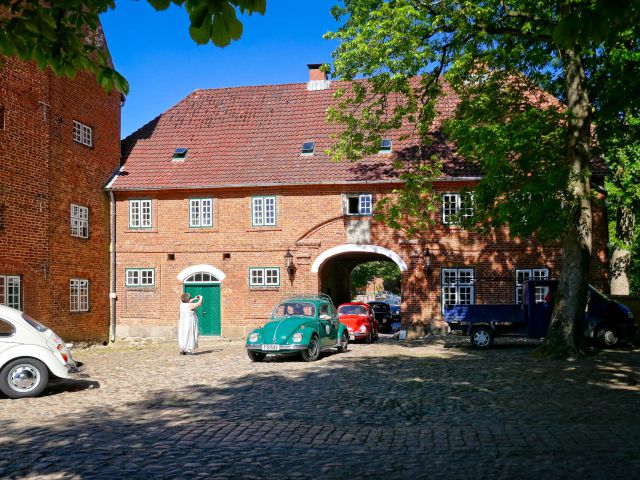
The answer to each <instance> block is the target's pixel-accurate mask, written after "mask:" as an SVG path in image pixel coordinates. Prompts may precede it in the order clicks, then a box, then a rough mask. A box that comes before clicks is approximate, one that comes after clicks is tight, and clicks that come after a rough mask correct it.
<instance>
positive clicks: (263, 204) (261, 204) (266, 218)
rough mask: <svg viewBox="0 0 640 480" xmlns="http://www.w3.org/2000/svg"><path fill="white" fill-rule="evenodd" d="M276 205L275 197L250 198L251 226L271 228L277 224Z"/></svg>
mask: <svg viewBox="0 0 640 480" xmlns="http://www.w3.org/2000/svg"><path fill="white" fill-rule="evenodd" d="M277 210H278V203H277V201H276V197H275V195H269V196H265V197H251V224H252V225H253V226H254V227H272V226H275V225H276V223H277V217H278V215H277Z"/></svg>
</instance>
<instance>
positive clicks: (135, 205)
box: [129, 199, 153, 228]
mask: <svg viewBox="0 0 640 480" xmlns="http://www.w3.org/2000/svg"><path fill="white" fill-rule="evenodd" d="M129 228H153V203H152V201H151V200H150V199H139V200H129Z"/></svg>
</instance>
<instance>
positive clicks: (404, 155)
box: [109, 81, 598, 190]
mask: <svg viewBox="0 0 640 480" xmlns="http://www.w3.org/2000/svg"><path fill="white" fill-rule="evenodd" d="M344 86H348V84H347V83H344V82H336V81H332V82H331V85H330V87H329V88H328V89H326V90H313V91H308V90H307V84H306V83H294V84H286V85H266V86H259V87H238V88H222V89H215V90H196V91H195V92H193V93H192V94H191V95H189V96H188V97H186V98H184V99H183V100H182V101H180V102H179V103H178V104H177V105H175V106H173V107H172V108H170V109H169V110H167V111H166V112H165V113H163V114H162V115H160V116H158V117H157V118H155V119H154V120H152V121H151V122H149V123H148V124H147V125H145V126H143V127H142V128H140V129H139V130H138V131H136V132H134V133H133V134H131V135H130V136H129V137H127V138H126V139H124V140H123V142H122V155H123V163H124V164H123V167H122V169H121V172H120V173H119V175H118V176H117V178H115V179H114V180H113V181H112V182H111V183H110V185H109V187H110V188H112V189H114V190H152V189H188V188H203V187H207V188H219V187H229V186H265V185H295V184H320V183H325V184H326V183H351V182H352V183H365V182H387V183H388V182H394V181H397V172H396V170H395V169H394V168H393V165H392V164H393V159H394V158H401V159H415V158H418V154H417V152H418V151H419V149H418V148H417V145H418V144H419V141H418V136H417V134H415V132H414V131H413V130H412V127H411V126H409V125H407V126H405V127H403V128H402V129H401V131H399V132H394V133H393V134H392V135H391V137H392V138H393V154H392V155H388V154H387V155H384V154H380V155H374V156H372V157H369V158H366V159H364V160H363V161H361V162H357V163H351V162H348V161H343V162H338V163H336V162H333V161H332V160H331V158H330V157H329V156H328V155H326V154H325V150H326V149H327V148H328V147H330V146H331V144H332V142H333V140H332V138H331V135H332V134H336V133H338V132H340V131H341V130H342V129H343V127H342V126H341V125H336V124H328V123H327V122H326V120H325V118H326V111H327V108H328V107H329V106H330V105H332V104H333V103H334V102H335V100H334V99H333V95H334V93H335V91H336V89H337V88H339V87H344ZM445 88H446V89H447V90H448V91H447V94H446V95H444V96H443V97H442V98H441V99H440V101H439V103H438V106H437V110H438V112H439V113H440V121H441V120H442V119H443V118H446V117H449V116H450V115H452V114H453V112H454V109H455V107H456V105H457V103H458V97H457V95H456V94H455V93H454V92H453V91H452V90H451V89H450V88H449V87H448V86H445ZM436 123H440V122H436ZM435 128H436V130H435V131H434V132H433V136H434V138H435V141H434V143H433V144H432V145H431V146H430V147H429V150H428V151H426V152H424V151H423V153H422V155H423V158H431V156H432V155H436V156H437V157H438V158H439V159H440V160H441V161H442V162H443V174H444V176H445V177H451V178H462V177H478V176H480V175H481V173H480V171H479V169H478V167H477V165H475V164H472V163H470V162H467V161H465V160H464V159H463V158H461V157H460V156H458V155H456V153H455V146H454V144H453V143H451V142H448V141H447V140H446V139H445V137H444V135H443V134H441V133H440V132H439V131H437V128H438V127H437V125H436V126H435ZM400 135H407V136H408V138H407V139H403V140H399V137H400ZM306 141H315V142H316V145H315V151H314V154H313V155H311V156H307V155H301V147H302V144H303V143H304V142H306ZM180 147H183V148H188V149H189V150H188V154H187V157H186V159H185V160H184V161H182V162H176V161H172V156H173V152H174V151H175V149H176V148H180ZM596 170H598V169H597V168H596Z"/></svg>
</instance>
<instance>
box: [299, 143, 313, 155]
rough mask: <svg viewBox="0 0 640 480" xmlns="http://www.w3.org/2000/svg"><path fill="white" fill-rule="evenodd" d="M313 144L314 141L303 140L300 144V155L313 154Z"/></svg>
mask: <svg viewBox="0 0 640 480" xmlns="http://www.w3.org/2000/svg"><path fill="white" fill-rule="evenodd" d="M315 146H316V142H304V143H303V144H302V155H313V149H314V148H315Z"/></svg>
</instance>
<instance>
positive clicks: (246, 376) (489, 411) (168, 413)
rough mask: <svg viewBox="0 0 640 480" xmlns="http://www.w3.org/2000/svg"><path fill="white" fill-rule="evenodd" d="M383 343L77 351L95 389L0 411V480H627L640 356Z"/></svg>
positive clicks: (638, 418) (51, 391) (79, 387)
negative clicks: (315, 348)
mask: <svg viewBox="0 0 640 480" xmlns="http://www.w3.org/2000/svg"><path fill="white" fill-rule="evenodd" d="M532 349H533V344H531V343H522V342H520V343H511V344H503V345H498V347H497V348H495V349H493V350H490V351H486V352H479V351H475V350H472V349H471V348H469V347H468V346H467V342H466V340H464V339H457V338H449V337H446V338H433V339H431V340H422V341H415V342H406V343H399V342H396V341H393V340H390V339H383V340H382V341H381V342H379V343H377V344H373V345H351V346H350V350H349V351H348V352H347V353H345V354H337V353H336V354H333V353H332V354H325V355H323V356H322V357H321V359H320V360H319V361H318V362H316V363H311V364H308V363H304V362H302V361H300V360H299V359H298V358H296V357H294V358H285V357H274V358H270V359H269V360H267V361H265V362H264V363H261V364H252V363H250V362H249V360H248V358H247V356H246V353H245V350H244V347H243V344H242V343H241V342H237V341H236V342H227V341H224V340H205V341H203V342H202V344H201V348H200V352H199V354H198V355H195V356H191V357H189V356H186V357H185V356H179V355H177V348H176V347H175V346H174V345H173V344H156V345H147V346H143V347H134V346H129V345H127V344H122V343H120V344H115V346H111V347H93V348H88V349H80V350H76V351H75V355H76V357H77V358H78V359H79V360H81V361H83V362H85V363H86V364H87V366H88V370H89V373H90V374H91V379H90V380H84V381H76V382H68V381H65V382H61V383H58V384H56V385H52V386H51V387H50V388H48V390H47V391H46V393H45V395H44V396H42V397H40V398H35V399H24V400H8V399H6V398H4V397H0V421H1V422H2V430H1V431H0V477H3V478H25V477H41V478H59V477H65V478H178V477H182V478H188V477H201V478H349V477H351V478H540V477H542V476H543V475H545V476H546V477H547V478H549V479H551V478H580V479H589V478H594V479H595V478H598V479H599V478H637V475H638V472H639V471H640V454H639V453H638V448H639V446H640V383H639V381H640V350H639V349H636V350H628V349H627V350H618V351H613V350H612V351H605V352H601V353H600V354H598V355H596V356H594V357H590V358H587V359H584V360H580V361H574V362H570V361H553V360H539V359H536V358H533V357H532V356H531V352H532Z"/></svg>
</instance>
